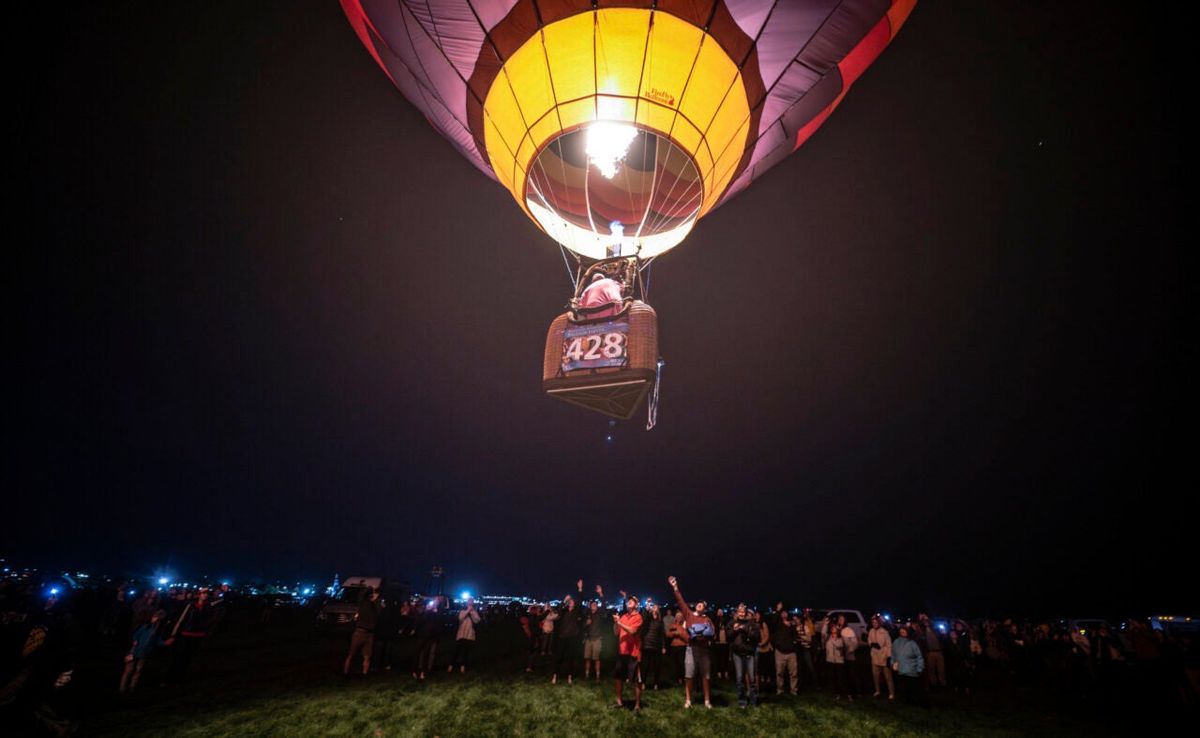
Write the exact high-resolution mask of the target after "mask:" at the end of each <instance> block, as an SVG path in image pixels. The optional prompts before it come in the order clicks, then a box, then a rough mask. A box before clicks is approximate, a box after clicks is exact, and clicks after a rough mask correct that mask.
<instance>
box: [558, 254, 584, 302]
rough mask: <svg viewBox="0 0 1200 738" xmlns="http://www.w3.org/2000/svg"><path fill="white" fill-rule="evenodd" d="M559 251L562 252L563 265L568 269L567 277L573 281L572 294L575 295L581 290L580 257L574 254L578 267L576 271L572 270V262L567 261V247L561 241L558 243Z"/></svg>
mask: <svg viewBox="0 0 1200 738" xmlns="http://www.w3.org/2000/svg"><path fill="white" fill-rule="evenodd" d="M558 252H559V253H560V254H562V259H563V266H564V267H566V270H567V279H569V280H570V281H571V294H572V295H574V294H575V293H576V292H578V291H579V268H578V267H579V257H578V256H575V255H574V254H572V256H575V267H576V269H575V271H574V272H572V271H571V262H569V261H567V248H566V247H565V246H563V245H562V244H561V243H560V244H558Z"/></svg>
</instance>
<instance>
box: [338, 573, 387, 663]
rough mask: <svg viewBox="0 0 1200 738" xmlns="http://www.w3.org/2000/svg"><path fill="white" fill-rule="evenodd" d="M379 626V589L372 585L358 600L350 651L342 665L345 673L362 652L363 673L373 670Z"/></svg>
mask: <svg viewBox="0 0 1200 738" xmlns="http://www.w3.org/2000/svg"><path fill="white" fill-rule="evenodd" d="M378 627H379V590H377V589H375V588H374V587H372V588H371V589H369V590H367V592H365V593H364V594H363V597H362V599H360V600H359V602H358V612H357V613H355V614H354V632H353V633H351V634H350V652H349V653H347V654H346V663H345V664H343V665H342V673H343V674H349V673H350V662H351V661H353V660H354V657H355V656H356V655H357V654H359V653H360V652H361V653H362V673H363V675H364V676H365V675H366V674H367V672H369V671H370V670H371V654H372V652H374V650H375V630H376V629H377V628H378Z"/></svg>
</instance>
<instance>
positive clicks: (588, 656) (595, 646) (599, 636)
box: [579, 580, 608, 684]
mask: <svg viewBox="0 0 1200 738" xmlns="http://www.w3.org/2000/svg"><path fill="white" fill-rule="evenodd" d="M581 581H582V580H581ZM579 597H580V599H583V585H582V584H581V585H580V586H579ZM603 601H604V588H603V587H601V586H600V585H599V584H597V585H596V597H595V598H594V599H593V600H591V601H590V602H588V610H587V613H586V614H585V615H584V618H583V678H584V679H588V678H590V677H591V676H592V667H593V666H595V673H596V683H597V684H599V683H600V646H601V644H602V643H603V638H604V630H603V628H604V626H605V623H606V622H607V620H608V612H607V611H606V610H604V609H603V608H602V607H601V604H600V603H602V602H603Z"/></svg>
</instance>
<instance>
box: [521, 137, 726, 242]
mask: <svg viewBox="0 0 1200 738" xmlns="http://www.w3.org/2000/svg"><path fill="white" fill-rule="evenodd" d="M703 203H704V180H703V178H702V177H701V176H700V171H699V169H698V168H697V166H696V162H695V161H694V159H693V158H692V156H691V154H689V153H688V152H687V151H686V150H684V149H683V148H681V147H680V146H679V145H678V144H676V143H675V142H674V141H672V140H671V139H670V138H669V137H668V136H665V135H663V134H661V133H658V132H656V131H651V130H646V129H643V128H638V127H636V126H634V125H632V124H630V123H625V122H620V121H595V122H592V123H589V124H587V125H585V126H582V127H580V128H576V129H574V130H571V131H566V132H563V133H561V134H559V135H558V136H556V137H555V138H553V139H551V140H550V141H549V142H548V143H547V144H546V145H545V146H544V147H543V148H542V150H541V151H540V152H538V155H537V156H536V157H535V159H534V161H533V164H532V165H531V166H530V169H529V173H528V178H527V179H526V186H525V205H526V207H527V208H528V209H529V212H530V214H532V215H533V217H534V219H535V220H536V221H537V222H538V224H539V225H540V226H541V227H542V229H543V230H544V231H546V233H547V234H549V235H550V237H551V238H553V239H554V240H556V241H558V242H559V243H560V244H562V245H563V246H565V247H566V248H568V249H570V250H571V251H574V252H575V253H577V254H580V255H581V256H586V257H589V258H594V259H601V258H605V257H607V256H617V255H633V254H640V255H641V256H642V257H643V258H649V257H651V256H656V255H658V254H661V253H663V252H664V251H667V250H668V249H670V248H672V247H674V246H675V245H677V244H678V243H679V242H681V241H682V240H683V239H684V238H686V237H687V235H688V233H690V232H691V229H692V226H693V225H694V224H695V221H696V218H697V217H698V216H699V214H700V209H701V206H702V205H703Z"/></svg>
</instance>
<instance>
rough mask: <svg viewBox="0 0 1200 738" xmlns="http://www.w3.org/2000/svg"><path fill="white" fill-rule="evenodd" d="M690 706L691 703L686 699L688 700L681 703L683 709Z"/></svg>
mask: <svg viewBox="0 0 1200 738" xmlns="http://www.w3.org/2000/svg"><path fill="white" fill-rule="evenodd" d="M691 706H692V703H691V702H690V701H688V702H684V703H683V709H685V710H686V709H688V708H689V707H691Z"/></svg>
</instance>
